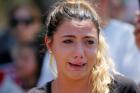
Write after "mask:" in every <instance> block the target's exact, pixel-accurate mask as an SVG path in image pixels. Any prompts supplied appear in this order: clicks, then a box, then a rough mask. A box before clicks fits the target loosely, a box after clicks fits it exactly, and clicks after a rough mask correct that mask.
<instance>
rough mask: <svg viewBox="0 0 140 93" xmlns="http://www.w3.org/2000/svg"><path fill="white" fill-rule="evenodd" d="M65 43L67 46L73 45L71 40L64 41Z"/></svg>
mask: <svg viewBox="0 0 140 93" xmlns="http://www.w3.org/2000/svg"><path fill="white" fill-rule="evenodd" d="M63 43H65V44H70V43H73V41H72V40H70V39H67V40H64V41H63Z"/></svg>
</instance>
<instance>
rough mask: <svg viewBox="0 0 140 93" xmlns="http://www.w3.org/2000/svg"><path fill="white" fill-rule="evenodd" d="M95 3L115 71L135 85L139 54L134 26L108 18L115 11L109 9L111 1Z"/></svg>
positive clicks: (139, 62) (139, 71)
mask: <svg viewBox="0 0 140 93" xmlns="http://www.w3.org/2000/svg"><path fill="white" fill-rule="evenodd" d="M93 1H94V0H93ZM97 1H99V6H98V8H97V10H98V13H99V14H100V16H101V18H102V20H103V21H102V24H103V26H102V27H103V34H104V36H105V38H106V40H107V43H108V44H109V50H110V55H111V56H112V58H113V60H114V61H115V64H116V68H117V70H118V71H119V72H120V73H122V74H124V75H125V76H127V77H128V78H130V79H133V80H134V81H136V82H137V83H138V82H140V78H139V77H140V69H139V67H140V53H139V51H138V48H137V46H136V44H135V39H134V34H133V33H134V26H133V25H130V24H128V23H126V22H123V21H120V20H116V19H113V18H111V17H110V14H111V12H112V11H113V13H115V12H114V11H116V10H112V9H111V8H110V7H113V4H111V2H112V0H97ZM93 4H94V2H93ZM115 14H116V13H115ZM115 14H114V15H115Z"/></svg>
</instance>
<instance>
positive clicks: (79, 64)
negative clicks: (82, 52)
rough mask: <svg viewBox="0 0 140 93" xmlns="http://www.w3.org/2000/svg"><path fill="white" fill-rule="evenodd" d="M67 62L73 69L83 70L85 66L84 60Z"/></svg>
mask: <svg viewBox="0 0 140 93" xmlns="http://www.w3.org/2000/svg"><path fill="white" fill-rule="evenodd" d="M68 64H69V67H70V69H71V70H73V71H80V70H83V69H84V68H85V66H86V65H87V63H84V62H68Z"/></svg>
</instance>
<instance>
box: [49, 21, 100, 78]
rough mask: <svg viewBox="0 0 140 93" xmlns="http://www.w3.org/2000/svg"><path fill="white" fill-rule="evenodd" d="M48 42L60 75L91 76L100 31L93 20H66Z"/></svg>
mask: <svg viewBox="0 0 140 93" xmlns="http://www.w3.org/2000/svg"><path fill="white" fill-rule="evenodd" d="M47 42H48V43H47V45H48V47H49V49H50V50H51V51H52V54H53V55H54V57H55V59H56V62H57V69H58V77H60V76H62V77H68V78H72V79H80V78H83V77H85V76H89V74H90V72H91V70H92V68H93V65H94V64H95V63H96V56H97V50H98V33H97V29H96V27H95V25H94V24H93V23H92V22H91V21H89V20H86V21H65V22H64V23H63V24H61V25H60V26H59V27H58V28H57V31H56V33H55V34H54V35H53V39H52V40H48V41H47Z"/></svg>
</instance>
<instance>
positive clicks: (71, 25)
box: [56, 20, 97, 36]
mask: <svg viewBox="0 0 140 93" xmlns="http://www.w3.org/2000/svg"><path fill="white" fill-rule="evenodd" d="M56 34H60V35H69V34H70V35H88V34H89V35H95V36H97V29H96V27H95V25H94V23H93V22H92V21H90V20H84V21H75V20H72V21H64V22H63V23H62V24H61V25H60V26H59V27H58V28H57V31H56Z"/></svg>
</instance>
